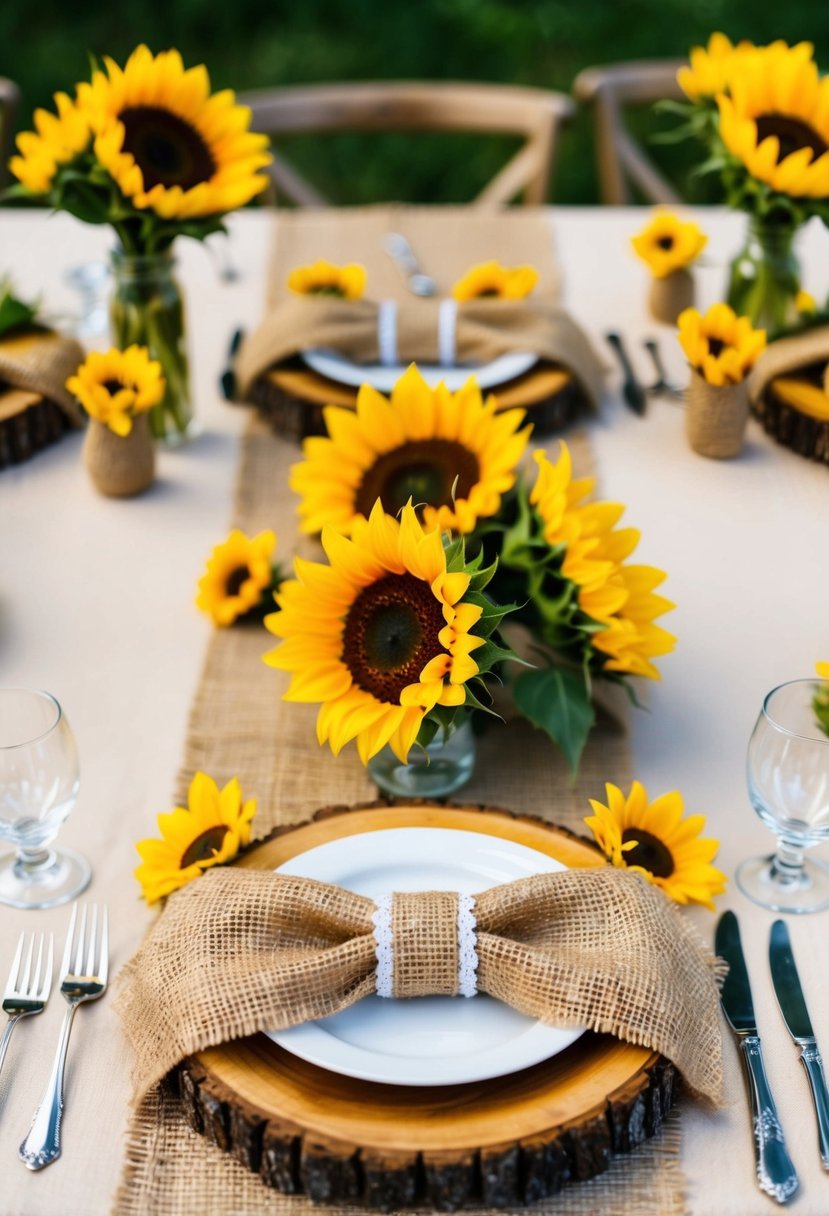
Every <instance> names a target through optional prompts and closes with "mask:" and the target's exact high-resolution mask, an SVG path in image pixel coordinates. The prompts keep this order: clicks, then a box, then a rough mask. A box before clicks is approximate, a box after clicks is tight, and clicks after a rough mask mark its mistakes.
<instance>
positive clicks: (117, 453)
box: [66, 346, 165, 498]
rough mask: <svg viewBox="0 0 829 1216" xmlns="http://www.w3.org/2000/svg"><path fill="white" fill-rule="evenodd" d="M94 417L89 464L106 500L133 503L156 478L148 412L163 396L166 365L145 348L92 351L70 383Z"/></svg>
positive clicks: (87, 439)
mask: <svg viewBox="0 0 829 1216" xmlns="http://www.w3.org/2000/svg"><path fill="white" fill-rule="evenodd" d="M66 387H67V388H68V390H69V392H70V393H73V394H74V395H75V396H76V397H77V399H78V401H79V402H80V403H81V405H82V406H83V408H84V409H85V410H86V412H87V414H89V418H90V422H89V427H88V429H87V433H86V437H85V439H84V449H83V454H84V463H85V464H86V468H87V471H88V473H89V475H90V477H91V478H92V481H93V483H94V484H95V486H96V488H97V489H98V490H99V491H100V493H101V494H105V495H106V496H107V497H110V498H128V497H131V496H132V495H133V494H139V493H140V492H141V491H142V490H144V489H146V487H147V486H148V485H150V483H151V482H152V480H153V477H154V476H155V450H154V448H153V442H152V438H151V436H150V432H149V427H148V426H147V417H148V411H149V410H151V409H152V408H153V406H155V405H157V404H158V403H159V401H161V399H162V398H163V396H164V387H165V384H164V376H163V375H162V372H161V364H160V363H156V362H155V360H153V359H151V358H150V356H149V352H148V351H147V349H146V347H143V346H130V347H129V348H128V349H127V350H115V349H113V350H109V351H107V352H106V353H105V354H104V353H101V352H100V351H92V353H91V354H89V355H87V357H86V359H85V360H84V362H83V363H82V364H81V366H80V367H79V368H78V370H77V372H76V373H75V375H74V376H70V377H69V379H68V380H67V381H66Z"/></svg>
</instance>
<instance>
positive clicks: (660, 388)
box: [642, 338, 685, 397]
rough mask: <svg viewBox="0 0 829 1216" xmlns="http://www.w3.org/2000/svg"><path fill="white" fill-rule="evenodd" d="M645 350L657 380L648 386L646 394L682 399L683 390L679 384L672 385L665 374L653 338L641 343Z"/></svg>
mask: <svg viewBox="0 0 829 1216" xmlns="http://www.w3.org/2000/svg"><path fill="white" fill-rule="evenodd" d="M642 345H643V346H644V348H645V350H646V351H647V352H648V354H649V355H650V357H651V360H652V362H653V366H654V370H655V372H656V376H657V379H656V381H655V383H654V384H649V385H648V392H649V393H653V395H654V396H655V397H658V396H661V395H664V396H666V397H684V396H685V389H684V388H683V387H682V385H680V384H673V383H672V382H671V381H670V380H669V379H668V377H667V375H666V373H665V364H664V363H663V362H662V352H661V351H660V349H659V346H658V344H657V343H656V342H655V341H654V339H653V338H648V339H647V341H645V342H643V343H642Z"/></svg>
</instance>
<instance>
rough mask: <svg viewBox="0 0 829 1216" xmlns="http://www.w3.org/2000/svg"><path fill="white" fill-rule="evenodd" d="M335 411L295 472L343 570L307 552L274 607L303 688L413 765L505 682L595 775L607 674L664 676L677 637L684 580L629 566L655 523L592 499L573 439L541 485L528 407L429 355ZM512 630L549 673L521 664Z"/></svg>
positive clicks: (523, 709)
mask: <svg viewBox="0 0 829 1216" xmlns="http://www.w3.org/2000/svg"><path fill="white" fill-rule="evenodd" d="M324 416H325V424H326V428H327V432H328V433H327V435H326V436H324V437H314V438H312V439H308V440H306V443H305V447H304V456H305V459H304V460H303V461H302V462H301V463H299V464H298V465H296V466H295V467H294V469H293V470H292V475H291V485H292V487H293V489H295V490H296V491H297V493H298V494H299V495H300V499H301V501H300V503H299V508H298V510H299V514H300V518H301V526H302V528H303V529H304V530H305V531H306V532H311V533H321V535H322V543H323V547H324V549H325V551H326V553H327V555H328V558H329V562H330V566H329V567H323V566H319V565H317V564H314V563H308V562H304V561H301V560H297V563H296V575H297V578H296V581H294V582H292V583H287V584H283V585H282V588H281V591H280V593H279V595H278V596H277V603H278V605H279V608H280V611H279V612H277V613H275V614H274V615H273V616H271V617H268V618H266V624H267V627H268V628H269V629H270V631H271V632H272V633H275V634H276V635H277V636H278V637H280V638H282V639H283V641H282V644H281V645H280V646H279V647H277V649H276V650H274V651H273V652H272V653H271V654H270V655H269V656H268V658H267V661H268V662H269V663H271V664H272V665H273V666H275V667H279V668H280V669H282V670H285V671H288V672H290V673H291V676H292V681H291V686H290V688H289V690H288V692H287V694H286V696H287V698H288V699H289V700H299V701H312V702H320V703H321V704H322V709H321V710H320V714H319V719H318V737H319V740H320V742H321V743H324V742H329V743H330V745H331V748H332V750H333V751H335V752H339V751H340V749H341V748H342V747H343V746H344V745H345V744H346V743H347V742H348V741H349V740H350V739H356V741H357V746H358V750H359V752H360V756H361V758H362V759H363V760H364V762H368V761H371V760H372V758H373V757H374V756H375V755H377V753H378V752H380V751H382V749H384V747H385V746H386V745H388V746H389V748H390V751H388V752H386V753H385V757H384V763H387V764H388V765H390V766H394V765H397V766H398V767H399V766H400V765H401V764H402V763H403V762H405V761H406V760H407V759H408V758H409V753H410V752H411V751H412V749H413V747H414V745H415V743H419V744H421V745H428V744H429V743H430V742H432V741H433V740H434V738H435V734H436V731H437V732H441V731H442V734H441V735H440V736H439V740H438V741H439V742H440V741H441V740H442V739H443V738H445V736H446V734H447V733H448V732H447V727H448V728H450V729H454V728H456V727H457V725H458V724H459V723H460V722H462V721H464V720H465V719H469V718H470V717H471V716H472V715H473V714H480V713H481V712H482V711H484V710H486V709H489V708H490V693H489V690H488V688H487V683H488V682H489V680H490V677H497V678H498V679H499V680H500V681H502V682H506V683H507V686H508V690H509V693H510V694H511V696H512V699H513V702H514V705H515V707H516V708H517V710H518V712H519V713H520V714H522V715H524V716H525V717H527V718H528V719H529V720H530V721H532V722H533V723H534V724H535V725H536V726H539V727H540V728H541V729H543V730H544V731H545V732H546V733H547V734H548V735H549V737H550V738H551V739H552V740H553V741H554V742H555V743H556V744H557V745H558V746H559V747H560V748H561V750H562V751H563V752H564V754H565V755H566V757H567V759H568V761H569V763H570V764H571V766H572V767H573V769H575V768H576V767H577V765H578V762H579V758H580V755H581V752H582V749H583V747H584V744H585V741H586V739H587V736H588V734H589V732H590V729H591V727H592V725H593V723H594V720H595V714H594V710H593V704H592V691H593V683H594V681H595V680H597V679H604V680H609V681H611V682H613V683H626V682H627V679H628V677H629V676H633V675H639V676H645V677H647V678H651V679H655V678H658V677H659V673H658V670H657V668H656V667H655V665H654V664H653V662H652V661H651V660H652V659H653V658H654V657H656V656H658V655H661V654H665V653H667V652H668V651H669V650H670V649H672V647H673V643H674V639H673V637H672V636H671V635H670V634H669V633H667V632H666V631H665V630H663V629H661V628H660V627H659V626H658V625H656V624H655V620H656V618H657V617H658V616H660V615H661V614H662V613H663V612H665V611H667V610H668V609H669V608H671V607H672V605H671V604H670V603H669V601H667V600H665V599H663V598H662V597H661V596H659V595H657V594H655V588H656V587H657V586H658V585H659V584H660V583H661V582H662V581H663V579H664V577H665V576H664V574H662V572H661V571H659V570H655V569H652V568H651V567H647V566H627V565H625V559H626V558H627V557H628V556H629V555H630V553H631V552H632V550H633V549H634V548H635V546H636V543H637V541H638V533H636V532H635V531H634V530H633V529H616V527H615V525H616V523H617V522H618V519H619V516H620V515H621V513H622V510H623V508H622V507H621V506H617V505H615V504H608V503H591V502H588V501H585V500H586V499H587V498H588V496H589V494H590V492H591V489H592V482H589V481H574V480H573V479H572V476H571V469H570V457H569V452H568V451H567V449H566V447H563V448H562V453H561V456H560V457H559V460H558V462H557V463H556V464H552V463H551V462H550V461H549V459H548V458H547V457H546V456H545V455H544V453H540V452H539V453H537V454H536V460H537V461H538V465H539V472H538V476H537V477H536V479H535V482H534V484H532V485H530V484H529V483H528V482H527V481H525V480H524V479H523V478H521V477H520V476H519V472H518V465H519V461H520V460H521V458H522V456H523V455H524V453H525V451H526V448H527V443H528V440H529V432H530V428H529V427H528V426H525V425H524V422H525V415H524V411H523V410H505V411H502V412H500V413H499V412H497V403H496V401H495V400H494V399H493V398H489V399H488V400H484V399H483V398H482V396H481V392H480V390H479V388H478V386H477V384H476V382H475V380H474V378H471V379H470V380H469V381H468V382H467V384H466V385H465V386H464V387H463V388H462V389H461V390H459V391H458V392H456V393H450V392H449V391H448V390H447V389H446V387H445V386H444V385H439V386H438V387H437V388H436V389H430V388H429V387H428V385H427V384H426V383H425V381H424V380H423V378H422V376H421V375H420V373H419V372H418V370H417V368H416V367H414V366H413V367H411V368H410V369H409V370H408V371H407V372H406V373H405V374H404V375H403V376H402V377H401V378H400V380H399V381H398V382H397V384H396V385H395V387H394V389H393V391H392V393H391V396H390V398H386V397H384V396H383V395H381V394H380V393H378V392H376V391H375V390H374V389H372V388H371V387H369V386H367V385H364V386H363V387H362V388H361V389H360V392H359V395H358V401H357V408H356V410H347V409H341V408H339V407H334V406H331V407H329V408H328V409H326V411H325V415H324ZM470 556H471V561H470ZM511 623H512V624H518V625H521V626H522V627H523V628H522V630H521V631H520V632H521V636H522V638H523V637H526V636H527V635H528V636H529V638H530V643H531V645H530V648H529V649H530V653H529V655H528V659H529V662H530V663H531V664H533V666H530V667H528V666H527V665H526V664H519V663H515V662H514V661H511V660H514V658H515V651H514V649H513V648H512V647H511V646H510V645H509V639H508V637H507V635H506V631H507V630H509V628H510V626H511ZM376 775H377V774H376V773H375V776H376ZM467 775H468V773H467ZM385 788H388V785H386V786H385ZM398 792H407V793H412V789H411V787H409V788H407V789H406V790H405V791H398ZM429 792H431V793H433V794H434V793H435V791H434V790H430V791H429Z"/></svg>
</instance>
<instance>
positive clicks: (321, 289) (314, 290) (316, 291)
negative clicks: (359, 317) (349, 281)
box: [308, 283, 345, 300]
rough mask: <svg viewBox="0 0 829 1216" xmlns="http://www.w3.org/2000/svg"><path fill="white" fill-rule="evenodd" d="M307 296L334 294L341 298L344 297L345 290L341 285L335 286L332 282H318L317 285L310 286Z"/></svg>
mask: <svg viewBox="0 0 829 1216" xmlns="http://www.w3.org/2000/svg"><path fill="white" fill-rule="evenodd" d="M308 295H309V296H336V297H337V299H339V300H342V299H343V298H344V297H345V292H344V291H343V289H342V288H341V287H337V286H336V285H335V284H334V283H320V284H319V285H318V286H317V287H311V288H310V289H309V291H308Z"/></svg>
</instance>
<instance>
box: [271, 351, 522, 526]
mask: <svg viewBox="0 0 829 1216" xmlns="http://www.w3.org/2000/svg"><path fill="white" fill-rule="evenodd" d="M324 416H325V425H326V429H327V431H328V435H327V436H326V437H324V438H317V437H314V438H311V439H306V440H305V444H304V447H303V454H304V456H305V460H304V461H303V462H302V463H301V464H297V465H294V467H293V469H292V470H291V481H290V484H291V488H292V489H293V490H295V491H296V492H297V493H298V494H299V495H300V496H301V499H302V501H301V503H300V506H299V514H300V516H301V518H302V529H303V531H304V532H319V531H321V530H322V528H324V527H326V526H328V525H330V526H332V527H335V528H337V529H338V530H340V531H343V532H346V533H350V532H351V530H352V528H353V526H354V523H355V521H356V520H365V519H367V518H368V516H369V514H370V513H371V509H372V507H373V506H374V504H375V502H376V501H378V500H379V501H380V502H381V503H382V506H383V510H384V511H385V512H386V513H387V514H388V515H396V514H397V512H398V511H399V510H400V509H401V507H404V506H405V505H406V503H407V502H408V501H409V500H410V499H411V501H412V502H413V503H414V504H415V507H416V509H417V511H418V513H419V514H420V515H421V517H422V519H423V522H424V524H425V526H426V527H427V528H428V529H432V528H442V529H447V530H450V531H454V532H458V533H467V532H471V531H472V529H473V528H474V527H475V526H476V524H477V522H478V521H479V520H480V519H485V518H487V517H489V516H492V515H494V514H495V513H496V512H497V511H498V509H499V507H500V505H501V496H502V495H503V494H505V493H506V492H507V491H508V490H510V489H511V488H512V486H513V485H514V484H515V478H516V467H517V465H518V462H519V461H520V459H521V456H522V455H523V453H524V449H525V448H526V445H527V441H528V439H529V434H530V430H531V428H530V427H528V426H527V427H524V428H523V429H521V430H519V427H520V426H521V423H522V422H523V421H524V418H525V414H524V411H523V410H504V411H502V412H501V413H499V412H498V406H497V402H496V400H495V398H494V397H489V398H488V399H487V400H486V401H484V400H483V398H482V396H481V391H480V389H479V388H478V384H477V382H476V380H475V379H474V377H470V379H469V380H468V381H467V383H466V384H465V385H464V387H463V388H461V389H459V390H458V392H456V393H450V392H449V390H448V389H447V388H446V386H445V385H444V384H440V385H438V387H437V388H435V389H432V388H429V386H428V384H427V383H426V381H425V380H424V379H423V377H422V376H421V374H420V372H419V371H418V369H417V367H416V366H415V365H414V364H412V365H411V367H410V368H409V369H408V370H407V371H406V372H405V373H404V375H403V376H401V377H400V379H399V380H398V381H397V383H396V384H395V386H394V388H393V389H392V392H391V398H390V399H389V398H386V397H383V396H382V395H381V394H380V393H378V392H377V391H376V390H375V389H373V388H371V386H370V385H366V384H364V385H363V386H362V387H361V389H360V392H359V394H358V397H357V408H356V411H355V410H350V409H340V408H338V407H336V406H329V407H328V408H327V409H326V410H325V415H324Z"/></svg>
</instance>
